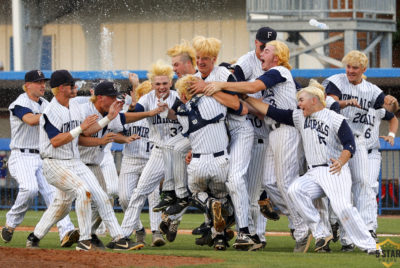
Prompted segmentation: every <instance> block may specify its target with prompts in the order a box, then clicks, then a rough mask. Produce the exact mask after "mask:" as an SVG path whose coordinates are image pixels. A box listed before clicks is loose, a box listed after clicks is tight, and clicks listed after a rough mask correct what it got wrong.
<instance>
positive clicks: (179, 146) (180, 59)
mask: <svg viewBox="0 0 400 268" xmlns="http://www.w3.org/2000/svg"><path fill="white" fill-rule="evenodd" d="M167 55H168V56H170V57H171V61H172V66H173V70H174V72H175V73H176V75H177V76H178V78H181V77H182V76H183V75H186V74H194V73H195V72H196V69H195V66H196V59H195V57H196V52H195V51H194V49H193V48H192V47H191V46H190V44H189V43H188V42H187V41H183V42H182V43H181V44H178V45H175V46H174V47H172V48H170V49H168V51H167ZM175 147H176V148H175ZM189 147H190V145H189V140H188V139H187V138H185V137H183V136H182V135H180V134H178V135H176V136H175V137H174V138H173V139H170V140H169V141H168V144H167V145H166V148H165V149H164V152H163V153H164V155H163V157H164V162H165V166H166V171H165V178H164V182H163V187H162V188H163V198H162V199H161V201H160V203H159V205H157V206H156V207H155V211H161V210H165V209H166V214H168V215H174V214H178V213H180V212H181V211H182V210H183V209H184V208H186V207H187V205H188V192H187V190H186V189H187V174H186V165H185V164H184V160H183V159H184V155H186V153H187V152H188V149H189ZM173 163H174V164H173ZM178 163H179V165H180V166H182V167H181V168H174V167H173V166H174V165H178ZM175 182H176V183H177V184H178V185H175ZM175 188H177V189H176V190H175ZM174 190H175V191H174ZM167 207H168V208H167Z"/></svg>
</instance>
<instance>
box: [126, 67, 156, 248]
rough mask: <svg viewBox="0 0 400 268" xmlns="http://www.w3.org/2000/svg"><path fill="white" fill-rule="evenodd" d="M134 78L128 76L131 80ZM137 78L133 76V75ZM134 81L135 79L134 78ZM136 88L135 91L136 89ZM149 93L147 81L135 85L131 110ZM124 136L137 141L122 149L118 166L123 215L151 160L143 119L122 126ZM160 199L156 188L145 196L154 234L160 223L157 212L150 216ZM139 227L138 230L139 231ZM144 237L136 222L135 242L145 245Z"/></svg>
mask: <svg viewBox="0 0 400 268" xmlns="http://www.w3.org/2000/svg"><path fill="white" fill-rule="evenodd" d="M132 75H133V74H130V77H131V76H132ZM135 76H136V75H135ZM136 78H137V76H136ZM130 80H131V79H130ZM136 87H137V88H136ZM151 90H152V85H151V82H150V81H148V80H147V81H144V82H143V83H141V84H140V85H137V84H136V85H134V86H133V88H132V91H131V96H132V97H131V98H132V103H131V105H130V109H134V107H135V105H136V103H137V100H139V99H140V98H141V97H142V96H143V95H146V94H147V93H149V92H150V91H151ZM124 127H125V129H126V133H127V135H133V134H137V135H139V136H140V139H139V140H136V141H134V142H131V143H129V144H125V145H124V149H123V151H122V154H123V157H122V162H121V170H120V175H119V182H118V187H119V203H120V204H121V207H122V209H123V210H124V211H126V209H127V207H128V205H129V200H130V198H131V196H132V193H133V190H134V189H135V188H136V187H137V184H138V181H139V178H140V175H141V173H142V172H143V169H144V167H145V165H146V163H147V161H148V160H149V158H150V153H151V150H152V148H153V143H152V142H151V141H150V140H149V132H150V129H149V125H148V122H147V120H146V119H142V120H139V121H137V122H134V123H130V124H125V126H124ZM159 199H160V194H159V187H156V188H155V190H154V191H153V192H152V193H151V194H150V195H149V196H148V202H149V216H150V227H151V230H152V231H154V232H156V231H157V230H158V226H159V224H160V221H161V215H160V213H159V212H153V208H154V207H155V205H156V204H157V202H158V201H159ZM140 226H141V228H140ZM145 236H146V232H145V229H144V227H143V225H142V223H141V222H140V221H139V229H138V230H137V231H136V241H137V242H144V239H145Z"/></svg>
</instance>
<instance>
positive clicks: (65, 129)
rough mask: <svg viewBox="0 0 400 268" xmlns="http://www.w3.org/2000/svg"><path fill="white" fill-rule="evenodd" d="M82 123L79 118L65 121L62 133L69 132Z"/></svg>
mask: <svg viewBox="0 0 400 268" xmlns="http://www.w3.org/2000/svg"><path fill="white" fill-rule="evenodd" d="M80 125H81V122H80V121H78V120H72V121H70V122H67V123H64V124H63V125H62V127H61V129H60V131H61V132H62V133H65V132H68V131H70V130H71V129H74V128H76V127H78V126H80Z"/></svg>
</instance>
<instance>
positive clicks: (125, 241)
mask: <svg viewBox="0 0 400 268" xmlns="http://www.w3.org/2000/svg"><path fill="white" fill-rule="evenodd" d="M142 247H144V244H143V243H136V242H133V241H131V240H130V239H129V238H125V237H124V238H120V239H118V240H117V241H115V244H114V247H113V250H138V249H141V248H142Z"/></svg>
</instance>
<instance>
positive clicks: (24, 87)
mask: <svg viewBox="0 0 400 268" xmlns="http://www.w3.org/2000/svg"><path fill="white" fill-rule="evenodd" d="M22 89H23V90H24V91H25V92H26V85H25V84H23V85H22Z"/></svg>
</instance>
